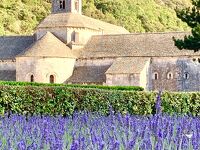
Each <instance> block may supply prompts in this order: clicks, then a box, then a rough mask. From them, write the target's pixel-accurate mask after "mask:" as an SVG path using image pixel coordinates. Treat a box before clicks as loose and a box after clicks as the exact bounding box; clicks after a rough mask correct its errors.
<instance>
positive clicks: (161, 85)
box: [149, 57, 200, 91]
mask: <svg viewBox="0 0 200 150" xmlns="http://www.w3.org/2000/svg"><path fill="white" fill-rule="evenodd" d="M155 73H157V75H158V78H157V79H155ZM169 74H171V77H170V76H169ZM150 75H151V76H149V81H150V84H149V89H150V90H159V89H161V90H162V89H163V90H170V91H199V90H200V81H199V80H200V63H199V62H198V61H197V60H195V58H193V57H190V58H155V59H153V60H152V65H151V73H150Z"/></svg>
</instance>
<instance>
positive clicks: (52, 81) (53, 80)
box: [49, 75, 55, 83]
mask: <svg viewBox="0 0 200 150" xmlns="http://www.w3.org/2000/svg"><path fill="white" fill-rule="evenodd" d="M49 82H50V83H55V77H54V75H50V77H49Z"/></svg>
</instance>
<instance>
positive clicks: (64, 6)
mask: <svg viewBox="0 0 200 150" xmlns="http://www.w3.org/2000/svg"><path fill="white" fill-rule="evenodd" d="M63 9H65V1H63Z"/></svg>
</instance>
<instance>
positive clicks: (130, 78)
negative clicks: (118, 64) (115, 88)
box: [106, 74, 140, 86]
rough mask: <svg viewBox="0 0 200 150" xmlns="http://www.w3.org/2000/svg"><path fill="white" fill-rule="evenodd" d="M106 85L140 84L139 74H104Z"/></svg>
mask: <svg viewBox="0 0 200 150" xmlns="http://www.w3.org/2000/svg"><path fill="white" fill-rule="evenodd" d="M106 85H120V86H140V74H106Z"/></svg>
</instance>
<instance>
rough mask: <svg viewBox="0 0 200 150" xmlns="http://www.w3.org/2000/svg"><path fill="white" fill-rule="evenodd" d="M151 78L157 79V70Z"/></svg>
mask: <svg viewBox="0 0 200 150" xmlns="http://www.w3.org/2000/svg"><path fill="white" fill-rule="evenodd" d="M153 79H154V80H158V73H157V72H155V73H154V74H153Z"/></svg>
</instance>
